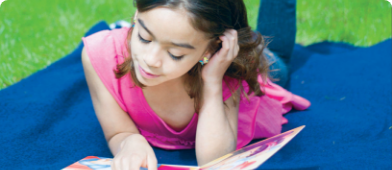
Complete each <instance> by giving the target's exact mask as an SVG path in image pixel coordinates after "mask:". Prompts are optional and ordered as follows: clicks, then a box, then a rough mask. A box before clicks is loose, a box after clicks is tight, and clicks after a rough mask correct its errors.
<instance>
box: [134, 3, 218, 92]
mask: <svg viewBox="0 0 392 170" xmlns="http://www.w3.org/2000/svg"><path fill="white" fill-rule="evenodd" d="M135 19H136V20H135V27H134V28H133V32H132V37H131V42H130V46H131V47H130V49H131V53H132V59H133V63H134V67H135V72H136V77H137V78H138V80H139V81H140V82H141V83H142V84H144V85H145V86H155V85H158V84H162V83H164V82H176V81H178V80H182V78H184V76H186V75H187V74H186V73H187V72H188V71H189V70H190V69H191V68H192V67H193V66H194V65H195V64H197V63H198V61H199V60H201V59H202V58H203V57H204V56H206V57H207V58H209V57H210V55H209V54H207V53H206V48H207V45H208V44H209V40H208V39H207V38H206V37H205V34H204V33H202V32H200V31H196V30H195V29H194V28H193V26H192V25H191V23H190V20H189V18H188V14H187V13H186V11H185V10H183V9H175V10H173V9H169V8H164V7H158V8H154V9H152V10H149V11H146V12H143V13H138V14H137V15H136V17H135Z"/></svg>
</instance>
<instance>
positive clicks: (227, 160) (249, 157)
mask: <svg viewBox="0 0 392 170" xmlns="http://www.w3.org/2000/svg"><path fill="white" fill-rule="evenodd" d="M304 127H305V126H300V127H298V128H295V129H292V130H289V131H287V132H284V133H282V134H279V135H276V136H273V137H270V138H268V139H265V140H263V141H260V142H257V143H254V144H252V145H249V146H246V147H244V148H242V149H239V150H237V151H234V152H233V153H229V154H227V155H225V156H223V157H221V158H218V159H217V160H215V161H212V162H211V163H208V164H206V165H205V166H202V167H201V168H200V170H218V169H219V170H242V169H255V168H257V167H259V166H260V165H261V164H262V163H264V162H265V161H266V160H267V159H269V158H270V157H271V156H272V155H273V154H275V153H276V152H277V151H278V150H279V149H281V148H282V147H283V146H284V145H286V144H287V143H288V142H289V141H290V140H291V139H293V138H294V137H295V136H296V135H297V134H298V133H299V132H300V131H301V130H302V129H303V128H304ZM222 158H223V159H222Z"/></svg>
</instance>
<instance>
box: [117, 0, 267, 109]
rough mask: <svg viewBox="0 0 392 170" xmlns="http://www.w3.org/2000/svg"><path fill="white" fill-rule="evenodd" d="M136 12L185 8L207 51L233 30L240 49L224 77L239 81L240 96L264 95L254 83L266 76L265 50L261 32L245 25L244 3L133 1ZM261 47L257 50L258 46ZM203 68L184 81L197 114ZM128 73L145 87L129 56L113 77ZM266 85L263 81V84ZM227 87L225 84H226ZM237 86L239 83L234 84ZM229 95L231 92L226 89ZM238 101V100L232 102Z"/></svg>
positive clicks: (192, 71)
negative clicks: (206, 43) (245, 86)
mask: <svg viewBox="0 0 392 170" xmlns="http://www.w3.org/2000/svg"><path fill="white" fill-rule="evenodd" d="M134 3H135V4H136V7H137V9H138V11H139V12H146V11H148V10H151V9H153V8H156V7H168V8H172V9H175V8H184V9H185V10H186V11H187V12H188V15H189V17H190V19H191V24H192V25H193V27H194V28H195V29H196V30H198V31H202V32H204V33H205V34H206V35H207V37H208V38H211V41H210V43H209V46H208V49H207V50H208V51H209V52H212V53H213V52H216V51H218V50H219V49H220V48H221V43H218V42H217V41H216V40H218V39H219V38H218V37H219V36H221V35H223V33H224V32H225V30H226V29H235V30H236V31H237V34H238V44H239V46H240V50H239V52H238V56H237V57H236V58H235V59H234V61H233V62H232V63H231V64H230V66H229V68H228V69H227V70H226V72H225V76H228V77H231V78H235V79H237V80H238V83H240V84H239V87H240V89H241V93H242V94H244V95H245V97H247V98H248V95H249V94H251V93H252V92H254V94H255V95H256V96H261V95H263V93H262V91H261V90H260V84H259V83H258V81H257V77H258V74H261V76H262V78H263V80H265V79H266V78H267V76H268V67H269V65H268V63H267V60H266V57H265V56H264V55H263V53H262V52H263V50H264V48H265V46H266V45H265V41H264V38H263V37H262V36H261V34H260V33H254V32H253V31H252V30H251V27H250V26H249V24H248V17H247V13H246V8H245V4H244V2H243V0H134ZM131 34H132V29H129V31H128V36H127V39H126V47H127V52H128V54H129V55H130V54H131V52H130V49H129V45H128V42H129V41H130V38H131ZM260 46H261V48H258V47H260ZM201 69H202V66H201V64H200V63H197V64H196V65H195V66H194V67H193V68H192V69H190V70H189V71H188V73H187V74H188V75H190V76H188V77H189V78H188V79H187V80H186V82H187V86H188V88H189V92H188V94H189V96H190V97H191V98H194V101H195V102H194V107H195V111H196V112H197V113H198V112H199V109H200V107H201V106H200V103H201V99H202V91H203V80H202V78H201ZM127 73H130V75H131V77H132V80H133V81H134V83H135V85H137V86H139V87H142V88H143V87H145V86H144V85H143V84H141V83H140V82H139V81H138V80H137V77H136V74H135V71H134V65H133V61H132V57H127V58H126V59H125V61H124V62H123V63H122V64H119V65H117V70H115V74H116V77H117V78H120V77H122V76H124V75H126V74H127ZM242 80H245V81H246V82H247V83H248V85H249V91H248V92H244V90H243V86H242V83H241V82H242ZM264 82H265V81H264ZM225 83H226V84H227V85H229V84H228V83H227V82H225ZM237 85H238V84H237ZM229 88H230V91H231V93H233V92H234V90H233V88H232V87H229ZM234 101H235V102H237V99H234Z"/></svg>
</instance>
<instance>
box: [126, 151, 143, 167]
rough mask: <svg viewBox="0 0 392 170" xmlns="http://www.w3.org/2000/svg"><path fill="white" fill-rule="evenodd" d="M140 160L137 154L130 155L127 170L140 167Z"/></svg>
mask: <svg viewBox="0 0 392 170" xmlns="http://www.w3.org/2000/svg"><path fill="white" fill-rule="evenodd" d="M142 161H143V160H142V158H141V157H140V156H139V155H132V156H131V158H130V160H129V162H131V164H130V165H129V170H140V167H142ZM123 168H127V167H123Z"/></svg>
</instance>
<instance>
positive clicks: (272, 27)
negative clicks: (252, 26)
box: [256, 0, 297, 87]
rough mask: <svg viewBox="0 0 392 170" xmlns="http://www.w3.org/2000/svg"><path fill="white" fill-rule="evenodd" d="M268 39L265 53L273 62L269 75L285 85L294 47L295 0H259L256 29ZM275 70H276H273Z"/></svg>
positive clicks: (295, 28) (277, 82)
mask: <svg viewBox="0 0 392 170" xmlns="http://www.w3.org/2000/svg"><path fill="white" fill-rule="evenodd" d="M256 30H257V31H258V32H260V33H261V35H263V36H264V37H267V38H266V41H270V43H269V44H268V46H267V48H268V49H269V50H270V53H269V54H267V53H268V50H265V53H264V54H265V55H266V56H267V58H268V60H269V61H270V62H273V64H272V65H271V66H270V70H272V71H271V72H270V76H271V77H272V78H273V79H276V80H277V81H275V83H276V84H278V85H280V86H282V87H285V86H286V85H287V82H288V81H289V78H290V77H289V73H290V68H289V66H290V58H291V53H292V52H293V49H294V44H295V34H296V31H297V26H296V0H261V1H260V7H259V16H258V20H257V29H256ZM273 70H276V71H273Z"/></svg>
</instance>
